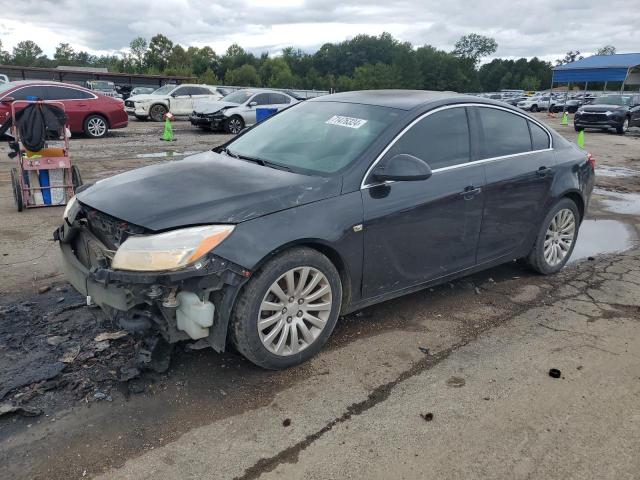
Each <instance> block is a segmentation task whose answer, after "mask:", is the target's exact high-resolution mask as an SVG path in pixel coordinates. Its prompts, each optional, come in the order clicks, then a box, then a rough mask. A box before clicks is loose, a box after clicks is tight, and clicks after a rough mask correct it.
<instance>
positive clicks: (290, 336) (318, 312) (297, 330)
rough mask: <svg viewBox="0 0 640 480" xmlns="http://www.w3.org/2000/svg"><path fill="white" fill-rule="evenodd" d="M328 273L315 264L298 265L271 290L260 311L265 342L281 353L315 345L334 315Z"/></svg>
mask: <svg viewBox="0 0 640 480" xmlns="http://www.w3.org/2000/svg"><path fill="white" fill-rule="evenodd" d="M331 308H332V291H331V285H330V284H329V280H328V279H327V277H326V276H325V275H324V274H323V273H322V272H321V271H320V270H318V269H316V268H313V267H296V268H292V269H291V270H289V271H287V272H285V273H284V274H283V275H281V276H280V277H279V278H278V279H277V280H276V281H275V282H273V284H272V285H271V286H270V287H269V289H268V290H267V293H266V294H265V296H264V298H263V299H262V303H261V304H260V311H259V313H258V334H259V336H260V341H261V342H262V345H263V346H264V347H265V348H266V349H267V350H268V351H269V352H271V353H273V354H275V355H278V356H289V355H295V354H297V353H298V352H300V351H302V350H304V349H305V348H307V347H309V346H310V345H312V344H313V343H314V342H315V341H316V340H317V339H318V337H319V336H320V334H321V333H322V331H323V330H324V328H325V326H326V324H327V321H328V320H329V317H330V315H331Z"/></svg>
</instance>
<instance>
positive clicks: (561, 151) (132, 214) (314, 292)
mask: <svg viewBox="0 0 640 480" xmlns="http://www.w3.org/2000/svg"><path fill="white" fill-rule="evenodd" d="M291 132H296V134H295V135H292V134H291ZM593 182H594V162H593V160H592V159H591V157H590V156H589V155H588V154H587V153H586V152H585V151H583V150H582V149H580V148H578V147H577V146H575V145H574V144H572V143H569V142H568V141H566V140H564V139H563V138H562V137H560V136H559V135H558V134H556V133H555V132H554V131H552V130H550V129H549V128H547V127H546V126H544V125H543V124H541V123H540V122H538V121H537V120H535V119H533V118H531V117H529V116H528V115H526V114H525V113H522V112H520V111H518V110H517V109H515V108H511V107H508V106H506V105H505V104H504V103H501V102H496V101H492V100H488V99H483V98H474V97H469V96H462V95H457V94H452V93H439V92H424V91H394V90H390V91H367V92H348V93H340V94H336V95H327V96H322V97H317V98H313V99H310V100H307V101H305V102H300V103H299V104H297V105H294V106H292V107H291V108H288V109H286V110H283V111H282V112H280V113H278V114H276V115H274V116H272V117H270V118H269V119H267V120H265V121H264V122H262V123H260V124H258V125H257V126H255V127H253V128H250V129H247V130H245V131H244V132H242V133H241V134H240V135H238V136H237V137H236V138H234V139H233V140H231V141H229V142H228V143H227V144H225V145H223V146H221V147H217V148H216V149H214V150H213V151H210V152H205V153H202V154H199V155H194V156H192V157H188V158H186V159H184V160H182V161H176V162H170V163H164V164H159V165H153V166H148V167H145V168H142V169H139V170H134V171H131V172H128V173H123V174H120V175H117V176H115V177H112V178H110V179H105V180H102V181H100V182H99V183H97V184H95V185H93V186H92V187H90V188H88V189H86V190H84V191H82V192H81V193H79V194H78V195H77V197H76V199H75V200H74V201H72V202H70V204H69V205H68V207H67V210H66V212H65V216H64V217H65V218H64V222H63V225H62V226H61V227H60V228H59V229H58V230H57V231H56V233H55V237H56V238H57V239H58V240H59V241H60V246H61V249H62V254H63V258H64V263H65V265H66V271H67V275H68V279H69V280H70V281H71V283H72V284H73V285H74V286H75V288H76V289H78V290H79V291H80V292H82V294H83V295H86V296H87V298H88V299H90V300H91V301H93V302H94V303H96V304H98V305H100V306H102V307H104V308H105V309H106V310H109V311H115V312H117V314H118V317H119V318H120V319H121V324H122V326H123V327H125V328H134V327H135V328H136V329H139V330H140V329H145V328H146V329H155V330H157V331H159V332H160V333H161V334H162V335H163V337H164V338H165V339H166V340H168V341H169V342H175V341H179V340H183V339H203V340H204V342H206V343H208V344H209V345H210V346H212V347H213V348H214V349H216V350H218V351H222V350H224V349H225V347H226V343H227V340H229V341H231V342H232V343H233V344H234V345H235V347H236V348H237V350H238V351H239V352H241V353H242V354H243V355H244V356H245V357H247V358H248V359H249V360H251V361H252V362H254V363H256V364H258V365H260V366H263V367H266V368H276V369H277V368H285V367H289V366H292V365H296V364H298V363H300V362H302V361H304V360H306V359H308V358H309V357H311V356H312V355H314V354H315V353H316V352H318V350H320V348H321V347H322V345H323V344H324V343H325V342H326V340H327V338H328V337H329V335H330V334H331V332H332V330H333V328H334V326H335V324H336V322H337V321H338V317H339V316H340V315H341V314H342V315H343V314H346V313H348V312H352V311H355V310H358V309H361V308H363V307H365V306H368V305H372V304H375V303H378V302H382V301H384V300H388V299H391V298H394V297H398V296H400V295H404V294H407V293H410V292H413V291H416V290H419V289H423V288H425V287H428V286H430V285H434V284H438V283H442V282H446V281H449V280H451V279H453V278H457V277H461V276H464V275H468V274H470V273H473V272H476V271H479V270H483V269H486V268H489V267H491V266H494V265H498V264H501V263H504V262H509V261H511V260H513V259H524V260H526V262H528V264H529V265H531V267H533V268H534V269H535V270H537V271H538V272H540V273H543V274H551V273H555V272H557V271H558V270H560V269H561V268H562V267H563V266H564V264H565V263H566V262H567V260H568V259H569V257H570V255H571V252H572V251H573V248H574V246H575V242H576V238H577V235H578V229H579V227H580V223H581V221H582V219H583V218H584V215H585V212H586V210H587V206H588V204H589V198H590V195H591V191H592V188H593Z"/></svg>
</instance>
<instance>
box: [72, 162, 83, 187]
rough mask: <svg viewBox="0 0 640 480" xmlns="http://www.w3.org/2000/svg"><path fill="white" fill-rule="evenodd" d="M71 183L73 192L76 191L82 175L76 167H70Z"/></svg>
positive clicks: (80, 183)
mask: <svg viewBox="0 0 640 480" xmlns="http://www.w3.org/2000/svg"><path fill="white" fill-rule="evenodd" d="M71 183H72V184H73V190H74V191H75V192H77V191H78V187H79V186H81V185H82V175H80V170H79V169H78V167H77V166H75V165H72V166H71Z"/></svg>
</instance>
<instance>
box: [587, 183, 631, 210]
mask: <svg viewBox="0 0 640 480" xmlns="http://www.w3.org/2000/svg"><path fill="white" fill-rule="evenodd" d="M594 193H595V194H596V195H601V196H603V197H604V198H603V199H601V200H600V201H601V203H602V204H603V205H604V208H605V210H607V211H609V212H612V213H619V214H622V215H640V193H629V192H613V191H610V190H604V189H602V188H596V189H595V190H594Z"/></svg>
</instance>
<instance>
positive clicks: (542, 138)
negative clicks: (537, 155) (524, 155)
mask: <svg viewBox="0 0 640 480" xmlns="http://www.w3.org/2000/svg"><path fill="white" fill-rule="evenodd" d="M529 130H531V144H532V145H533V149H534V150H544V149H545V148H549V135H547V132H545V131H544V130H543V129H542V128H541V127H539V126H538V125H536V124H535V123H533V122H529Z"/></svg>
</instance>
